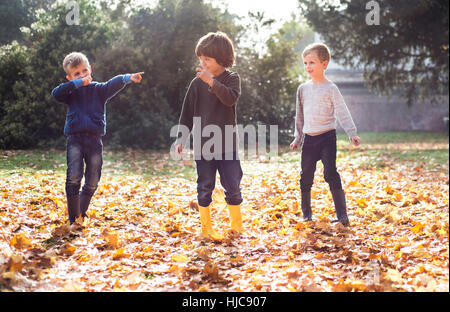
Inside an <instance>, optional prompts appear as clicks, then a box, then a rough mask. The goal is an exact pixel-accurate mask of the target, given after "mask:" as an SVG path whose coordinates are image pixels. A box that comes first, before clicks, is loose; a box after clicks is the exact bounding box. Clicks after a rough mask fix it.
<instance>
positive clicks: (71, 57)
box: [63, 52, 89, 72]
mask: <svg viewBox="0 0 450 312" xmlns="http://www.w3.org/2000/svg"><path fill="white" fill-rule="evenodd" d="M80 64H86V65H87V66H89V60H88V58H87V57H86V55H84V54H83V53H81V52H72V53H70V54H68V55H67V56H66V57H65V58H64V61H63V68H64V70H65V71H66V72H67V70H68V69H69V68H72V67H77V66H78V65H80Z"/></svg>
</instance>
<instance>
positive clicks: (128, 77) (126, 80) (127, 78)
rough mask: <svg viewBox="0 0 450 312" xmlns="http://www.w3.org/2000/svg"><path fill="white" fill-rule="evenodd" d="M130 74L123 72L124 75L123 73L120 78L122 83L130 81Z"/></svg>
mask: <svg viewBox="0 0 450 312" xmlns="http://www.w3.org/2000/svg"><path fill="white" fill-rule="evenodd" d="M130 78H131V74H125V75H123V78H122V81H123V83H124V84H128V83H130V82H131V79H130Z"/></svg>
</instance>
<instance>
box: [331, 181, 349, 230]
mask: <svg viewBox="0 0 450 312" xmlns="http://www.w3.org/2000/svg"><path fill="white" fill-rule="evenodd" d="M331 195H332V196H333V201H334V207H335V209H336V217H337V220H333V221H332V222H341V223H342V224H343V225H349V224H350V221H349V220H348V216H347V204H346V203H345V193H344V190H342V189H334V190H331Z"/></svg>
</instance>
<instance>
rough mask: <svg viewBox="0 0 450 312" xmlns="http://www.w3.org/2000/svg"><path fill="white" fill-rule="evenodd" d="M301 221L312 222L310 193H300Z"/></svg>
mask: <svg viewBox="0 0 450 312" xmlns="http://www.w3.org/2000/svg"><path fill="white" fill-rule="evenodd" d="M302 213H303V221H312V210H311V191H302Z"/></svg>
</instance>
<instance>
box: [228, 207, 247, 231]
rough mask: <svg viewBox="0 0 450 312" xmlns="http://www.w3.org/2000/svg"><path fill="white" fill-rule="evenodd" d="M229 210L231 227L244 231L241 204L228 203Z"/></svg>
mask: <svg viewBox="0 0 450 312" xmlns="http://www.w3.org/2000/svg"><path fill="white" fill-rule="evenodd" d="M228 210H229V211H230V219H231V220H230V221H231V222H230V223H231V229H232V230H234V231H236V232H238V233H243V232H244V228H243V227H242V215H241V205H228Z"/></svg>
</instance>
